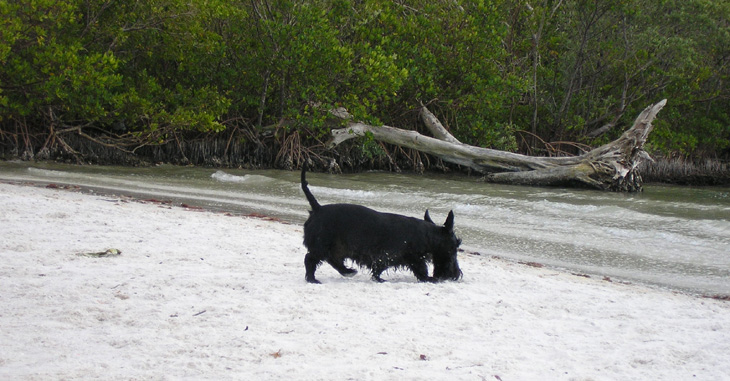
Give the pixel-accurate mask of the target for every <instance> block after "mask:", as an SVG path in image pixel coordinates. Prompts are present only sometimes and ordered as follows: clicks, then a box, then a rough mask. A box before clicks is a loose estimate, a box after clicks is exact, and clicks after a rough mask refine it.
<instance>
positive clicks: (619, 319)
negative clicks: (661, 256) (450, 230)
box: [0, 183, 730, 380]
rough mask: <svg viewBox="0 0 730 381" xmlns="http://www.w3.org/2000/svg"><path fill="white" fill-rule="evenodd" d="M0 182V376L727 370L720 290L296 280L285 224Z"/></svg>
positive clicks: (476, 268)
mask: <svg viewBox="0 0 730 381" xmlns="http://www.w3.org/2000/svg"><path fill="white" fill-rule="evenodd" d="M0 195H1V196H2V197H0V207H1V208H2V210H3V211H4V213H3V215H2V216H0V236H2V237H3V241H2V244H0V276H1V277H2V278H3V279H4V287H3V288H4V290H3V299H4V301H5V306H4V311H3V312H2V313H0V324H1V325H2V326H3V327H4V329H3V330H2V331H1V332H0V341H2V342H3V343H4V344H3V346H2V347H0V376H2V378H8V379H13V378H14V379H17V378H23V379H48V378H94V377H103V378H105V379H111V380H115V379H130V378H145V379H150V378H186V377H187V378H197V377H208V378H248V377H257V378H266V379H272V378H281V377H286V376H287V375H289V376H290V375H291V374H293V373H292V372H296V374H297V375H299V376H301V377H302V378H306V379H326V380H328V379H343V378H348V377H349V378H357V379H382V378H396V377H400V378H403V377H405V378H416V379H419V378H434V377H435V378H447V377H451V378H460V379H465V378H466V379H469V378H479V377H481V378H500V379H505V380H507V379H538V378H539V379H545V378H548V379H669V378H674V379H687V378H693V377H696V378H698V379H722V378H727V377H730V364H729V363H728V362H727V361H726V359H727V358H728V357H729V356H730V304H729V303H727V302H724V301H720V300H713V299H705V298H699V297H695V296H691V295H687V294H682V293H678V292H671V291H666V290H660V289H655V288H652V287H648V286H644V285H641V284H631V285H625V284H620V283H617V282H607V281H601V280H599V279H593V278H591V279H588V278H584V277H581V276H574V275H571V274H567V273H562V272H559V271H556V270H553V269H549V268H544V267H542V268H541V267H538V266H530V265H522V264H518V263H510V262H509V261H504V260H500V259H495V258H491V257H489V256H485V255H482V256H476V255H464V256H460V264H461V267H462V270H463V271H464V279H463V280H461V281H458V282H444V283H439V284H423V283H418V282H416V280H415V278H414V277H413V276H412V274H409V273H407V272H389V273H388V274H386V276H384V277H385V278H386V279H387V280H388V282H387V283H385V284H375V283H374V282H372V281H370V279H369V277H368V276H367V274H362V272H361V273H360V274H358V275H356V276H355V277H353V278H342V277H341V276H339V274H337V273H336V272H335V271H334V270H332V269H330V268H328V267H326V266H322V268H321V269H320V272H321V275H320V280H321V281H322V282H323V284H322V285H310V284H307V283H306V282H305V281H304V269H303V264H302V258H303V255H304V248H303V246H302V244H301V227H299V226H296V225H287V224H281V223H278V222H274V221H266V220H263V219H258V218H241V217H239V216H227V215H225V214H223V213H209V212H204V211H200V210H199V209H187V210H186V209H184V208H182V207H177V206H170V205H165V204H156V203H151V202H150V203H143V202H136V201H134V202H132V201H129V200H124V199H123V198H120V197H112V196H108V195H93V194H83V193H81V192H75V191H72V192H69V191H66V190H61V189H52V188H45V187H37V186H33V187H31V186H22V185H11V184H6V183H0ZM111 248H113V249H118V250H119V251H121V254H120V255H118V256H113V257H105V258H95V257H88V256H83V255H79V254H83V253H95V252H102V251H104V250H107V249H111Z"/></svg>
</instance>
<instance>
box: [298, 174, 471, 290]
mask: <svg viewBox="0 0 730 381" xmlns="http://www.w3.org/2000/svg"><path fill="white" fill-rule="evenodd" d="M306 170H307V169H306V165H305V166H304V167H303V168H302V190H303V191H304V195H305V196H306V197H307V200H308V201H309V205H310V206H311V208H312V211H311V212H310V213H309V219H307V222H305V223H304V246H306V247H307V249H308V252H307V255H306V256H305V257H304V267H305V269H306V280H307V282H311V283H319V281H318V280H317V279H316V278H315V277H314V272H315V271H316V270H317V267H318V266H319V265H320V263H322V262H323V261H326V262H327V263H329V264H330V265H331V266H332V267H334V268H335V269H336V270H337V271H338V272H339V273H340V274H342V275H344V276H352V275H355V273H357V271H356V270H355V269H351V268H348V267H346V266H345V259H350V260H352V261H353V262H355V264H357V265H359V266H361V267H363V266H364V267H367V268H369V269H370V271H371V273H372V278H373V280H375V281H378V282H383V279H381V278H380V275H381V274H382V273H383V271H385V270H386V269H388V268H391V267H395V268H407V269H409V270H411V271H412V272H413V274H414V275H415V276H416V278H417V279H418V280H419V281H421V282H437V281H441V280H458V279H459V278H461V276H462V273H461V270H460V269H459V262H458V261H457V259H456V252H457V249H458V248H459V245H460V244H461V240H459V239H458V238H456V236H455V235H454V213H453V212H449V216H448V218H447V219H446V223H445V224H444V226H438V225H436V224H434V223H433V221H432V220H431V217H430V216H429V215H428V211H426V214H425V215H424V219H423V220H419V219H417V218H412V217H406V216H401V215H398V214H392V213H380V212H376V211H374V210H372V209H369V208H366V207H364V206H360V205H353V204H330V205H320V204H319V202H317V199H316V198H314V195H312V192H310V191H309V187H308V186H307V185H308V183H307V180H306V179H305V173H306ZM429 261H431V262H433V267H434V270H433V276H429V275H428V266H427V262H429Z"/></svg>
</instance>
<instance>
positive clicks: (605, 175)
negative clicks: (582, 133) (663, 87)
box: [329, 99, 667, 192]
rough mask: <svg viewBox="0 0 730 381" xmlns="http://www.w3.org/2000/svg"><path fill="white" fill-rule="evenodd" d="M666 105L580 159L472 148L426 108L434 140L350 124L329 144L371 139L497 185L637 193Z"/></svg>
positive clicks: (424, 115) (343, 114) (425, 119)
mask: <svg viewBox="0 0 730 381" xmlns="http://www.w3.org/2000/svg"><path fill="white" fill-rule="evenodd" d="M666 103H667V101H666V99H664V100H662V101H661V102H658V103H657V104H654V105H650V106H648V107H647V108H646V109H644V111H642V112H641V113H640V114H639V116H638V117H637V118H636V121H635V122H634V125H633V126H632V127H631V128H630V129H628V130H627V131H626V132H624V133H623V135H621V137H619V138H618V139H616V140H614V141H613V142H611V143H608V144H605V145H603V146H600V147H598V148H595V149H593V150H591V151H589V152H586V153H584V154H582V155H579V156H570V157H535V156H526V155H520V154H516V153H511V152H505V151H499V150H493V149H488V148H482V147H475V146H470V145H467V144H464V143H461V142H460V141H459V140H457V139H456V138H455V137H454V136H453V135H451V134H450V133H449V132H448V131H447V130H446V128H444V126H443V125H442V124H441V123H440V122H439V120H438V119H437V118H436V117H435V116H434V115H433V114H432V113H431V112H430V111H429V110H428V109H427V108H426V107H422V108H421V119H422V120H423V122H424V124H425V125H426V127H427V128H428V129H429V131H430V132H431V134H433V136H434V137H429V136H425V135H422V134H419V133H418V132H416V131H409V130H402V129H398V128H394V127H389V126H371V125H367V124H364V123H361V122H351V121H350V122H348V125H347V127H345V128H340V129H335V130H332V139H331V140H330V143H329V144H330V146H331V147H334V146H336V145H338V144H340V143H342V142H344V141H346V140H348V139H351V138H354V137H358V136H365V135H371V136H372V137H373V139H375V140H378V141H381V142H385V143H389V144H394V145H398V146H402V147H407V148H412V149H415V150H418V151H421V152H425V153H428V154H431V155H434V156H437V157H439V158H441V159H442V160H444V161H447V162H450V163H454V164H459V165H463V166H466V167H469V168H472V169H474V170H476V171H478V172H480V173H483V174H484V175H485V179H486V180H487V181H490V182H494V183H502V184H519V185H576V184H580V185H584V186H589V187H592V188H596V189H602V190H612V191H627V192H636V191H641V189H642V182H643V180H642V178H641V175H640V174H639V173H638V170H637V167H638V165H639V163H641V161H642V160H652V159H651V157H649V155H648V154H647V153H646V152H645V151H644V150H643V147H644V143H645V142H646V138H647V136H648V135H649V133H650V132H651V130H652V128H653V127H652V124H651V122H652V121H653V120H654V118H655V117H656V115H657V113H658V112H659V111H660V110H661V109H662V107H664V105H665V104H666ZM332 114H334V115H335V116H337V117H340V118H344V119H349V115H348V114H347V112H346V111H345V110H342V109H338V110H334V111H332Z"/></svg>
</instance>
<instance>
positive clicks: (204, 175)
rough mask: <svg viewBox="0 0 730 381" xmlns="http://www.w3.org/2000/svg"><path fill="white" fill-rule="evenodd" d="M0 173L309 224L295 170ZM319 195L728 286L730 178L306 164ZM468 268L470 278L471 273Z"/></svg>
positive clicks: (678, 281)
mask: <svg viewBox="0 0 730 381" xmlns="http://www.w3.org/2000/svg"><path fill="white" fill-rule="evenodd" d="M0 180H5V181H31V182H39V183H56V184H74V185H79V186H82V187H84V188H86V189H90V190H93V191H96V192H103V193H113V194H129V195H134V196H140V197H145V198H155V199H160V200H163V199H165V200H168V199H171V200H176V201H179V202H184V203H188V204H191V205H199V206H204V207H206V208H209V209H213V210H222V211H234V212H245V213H251V212H256V213H261V214H266V215H271V216H275V217H279V218H282V219H284V220H287V221H291V222H294V223H302V222H303V221H304V220H305V219H306V217H307V210H308V208H309V206H308V204H307V202H306V200H305V198H304V196H303V194H302V192H301V189H300V186H299V173H298V172H287V171H278V170H267V171H244V170H233V169H231V170H228V169H226V170H218V169H210V168H194V167H176V166H167V165H163V166H157V167H150V168H130V167H101V166H69V165H61V164H54V163H26V162H0ZM308 181H309V183H310V189H311V190H312V192H313V193H314V195H315V196H316V197H317V198H318V200H319V202H320V203H322V204H328V203H338V202H349V203H356V204H361V205H365V206H368V207H372V208H374V209H377V210H380V211H388V212H395V213H400V214H405V215H410V216H417V217H421V216H423V213H424V211H425V210H426V209H428V210H429V211H430V214H431V216H432V218H433V219H434V220H435V221H436V222H440V221H443V220H445V218H446V215H447V213H448V211H449V210H453V211H454V213H455V214H456V231H457V234H458V235H459V236H460V237H461V238H462V239H463V242H464V244H463V246H462V247H463V248H465V249H466V250H469V251H472V252H478V253H480V254H482V255H484V256H489V255H498V256H501V257H505V258H509V259H513V260H519V261H531V262H538V263H542V264H545V265H548V266H552V267H556V268H563V269H567V270H569V271H571V272H576V273H587V274H592V275H595V276H599V277H602V276H608V277H610V278H613V279H621V280H626V281H632V282H643V283H648V284H654V285H658V286H662V287H669V288H674V289H680V290H683V291H689V292H694V293H701V294H730V188H710V187H703V188H691V187H674V186H657V185H654V186H652V185H649V186H646V187H645V191H644V193H641V194H619V193H607V192H598V191H592V190H575V189H559V188H533V187H516V186H504V185H494V184H485V183H482V182H478V181H477V179H476V178H473V177H463V176H446V175H424V176H420V175H413V174H393V173H384V172H368V173H360V174H345V175H327V174H318V173H309V174H308ZM465 276H468V274H467V273H465Z"/></svg>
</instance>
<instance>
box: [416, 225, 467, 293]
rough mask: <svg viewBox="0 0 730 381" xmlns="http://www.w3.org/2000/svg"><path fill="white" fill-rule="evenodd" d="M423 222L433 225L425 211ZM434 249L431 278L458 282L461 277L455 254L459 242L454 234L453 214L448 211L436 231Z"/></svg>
mask: <svg viewBox="0 0 730 381" xmlns="http://www.w3.org/2000/svg"><path fill="white" fill-rule="evenodd" d="M423 219H424V220H426V221H428V222H431V223H433V221H432V220H431V217H430V216H429V215H428V211H426V215H425V216H424V218H423ZM437 234H438V237H437V239H436V240H435V241H436V247H435V248H434V250H433V277H434V278H436V279H438V280H459V279H460V278H461V276H462V275H463V274H462V272H461V269H460V268H459V261H458V260H457V259H456V253H457V251H458V250H459V245H461V240H460V239H459V238H457V237H456V234H454V212H453V211H450V212H449V216H448V217H446V222H445V223H444V226H442V227H441V228H440V229H439V231H438V233H437Z"/></svg>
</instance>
